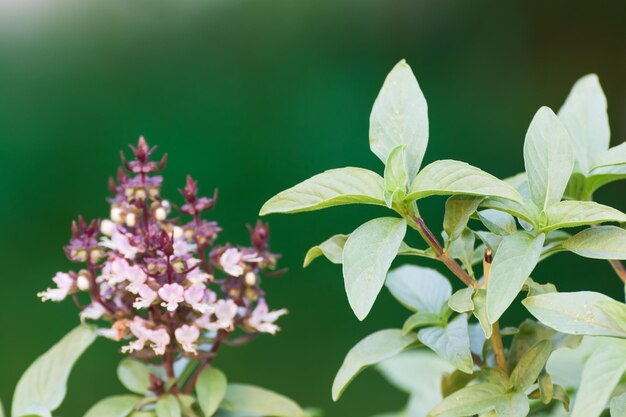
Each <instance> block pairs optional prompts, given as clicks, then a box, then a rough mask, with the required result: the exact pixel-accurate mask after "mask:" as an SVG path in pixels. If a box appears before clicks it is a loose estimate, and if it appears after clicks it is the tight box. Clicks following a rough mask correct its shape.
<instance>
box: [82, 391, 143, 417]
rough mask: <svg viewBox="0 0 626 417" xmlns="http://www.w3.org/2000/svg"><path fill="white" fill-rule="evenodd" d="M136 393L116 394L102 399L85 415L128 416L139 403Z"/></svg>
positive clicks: (139, 398) (104, 416)
mask: <svg viewBox="0 0 626 417" xmlns="http://www.w3.org/2000/svg"><path fill="white" fill-rule="evenodd" d="M139 401H141V397H138V396H136V395H115V396H113V397H108V398H105V399H104V400H100V401H99V402H97V403H96V404H95V405H94V406H93V407H91V408H90V409H89V411H87V413H86V414H85V415H84V417H126V416H127V415H129V414H130V413H131V412H132V411H133V410H134V409H135V407H136V406H137V404H139Z"/></svg>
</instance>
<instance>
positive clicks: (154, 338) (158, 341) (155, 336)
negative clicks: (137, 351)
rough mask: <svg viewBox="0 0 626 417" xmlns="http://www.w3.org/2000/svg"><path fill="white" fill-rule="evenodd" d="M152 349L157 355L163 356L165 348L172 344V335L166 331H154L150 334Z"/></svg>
mask: <svg viewBox="0 0 626 417" xmlns="http://www.w3.org/2000/svg"><path fill="white" fill-rule="evenodd" d="M149 339H150V341H151V342H152V343H151V344H150V347H151V348H152V350H154V353H156V354H157V355H163V354H164V353H165V348H167V345H169V344H170V335H169V333H167V330H165V329H158V330H153V331H151V332H150V337H149Z"/></svg>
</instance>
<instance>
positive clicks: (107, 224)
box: [100, 219, 117, 236]
mask: <svg viewBox="0 0 626 417" xmlns="http://www.w3.org/2000/svg"><path fill="white" fill-rule="evenodd" d="M116 228H117V226H116V225H115V223H113V222H112V221H111V220H109V219H105V220H102V222H101V223H100V232H101V233H102V234H103V235H105V236H111V235H112V234H113V232H114V231H115V229H116Z"/></svg>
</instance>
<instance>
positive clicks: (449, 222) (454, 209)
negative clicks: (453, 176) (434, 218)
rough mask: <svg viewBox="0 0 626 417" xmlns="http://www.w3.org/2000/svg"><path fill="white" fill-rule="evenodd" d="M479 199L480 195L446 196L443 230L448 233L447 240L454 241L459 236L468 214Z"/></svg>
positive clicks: (477, 203)
mask: <svg viewBox="0 0 626 417" xmlns="http://www.w3.org/2000/svg"><path fill="white" fill-rule="evenodd" d="M481 201H482V198H480V197H468V196H464V195H458V196H457V195H455V196H452V197H450V198H448V201H446V211H445V215H444V217H443V230H444V232H446V234H447V235H448V240H449V241H454V240H456V239H458V238H459V237H460V236H461V233H463V230H465V226H467V222H468V221H469V218H470V216H471V215H472V214H473V213H474V212H475V211H476V209H477V208H478V205H479V204H480V202H481Z"/></svg>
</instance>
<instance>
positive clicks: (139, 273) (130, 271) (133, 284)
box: [126, 266, 148, 294]
mask: <svg viewBox="0 0 626 417" xmlns="http://www.w3.org/2000/svg"><path fill="white" fill-rule="evenodd" d="M126 279H127V280H128V282H130V284H128V286H127V287H126V289H127V290H128V291H129V292H132V293H133V294H137V292H138V291H139V286H140V285H142V284H143V283H145V282H146V280H147V279H148V276H147V275H146V273H145V272H143V269H141V268H139V267H138V266H129V267H128V268H126Z"/></svg>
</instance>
